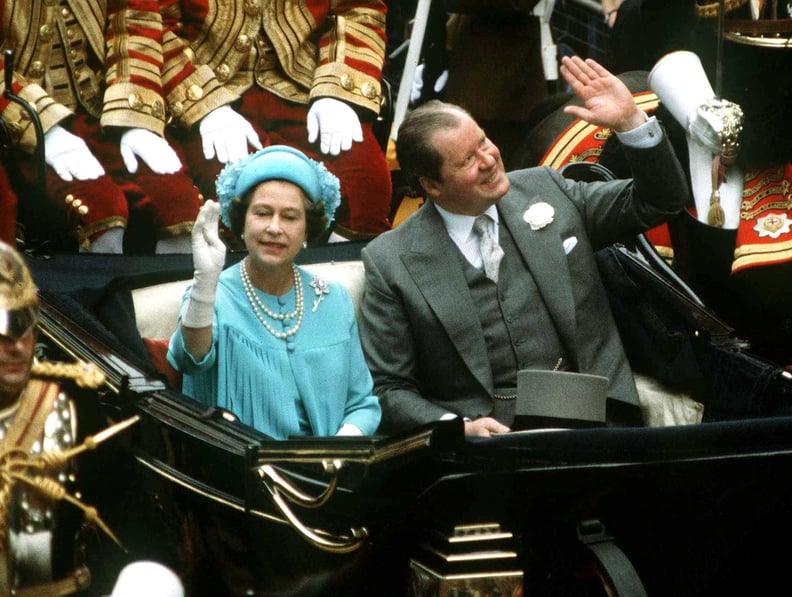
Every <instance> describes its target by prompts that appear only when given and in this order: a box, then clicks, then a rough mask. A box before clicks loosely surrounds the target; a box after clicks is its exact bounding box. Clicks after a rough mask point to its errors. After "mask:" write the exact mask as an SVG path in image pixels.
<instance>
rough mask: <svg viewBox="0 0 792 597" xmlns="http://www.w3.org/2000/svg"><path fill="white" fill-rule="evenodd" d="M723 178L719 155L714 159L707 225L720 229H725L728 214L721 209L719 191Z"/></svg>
mask: <svg viewBox="0 0 792 597" xmlns="http://www.w3.org/2000/svg"><path fill="white" fill-rule="evenodd" d="M721 176H722V172H721V159H720V156H719V155H716V156H714V157H713V158H712V170H711V177H712V178H711V179H712V195H710V205H709V212H708V213H707V224H709V225H710V226H716V227H718V228H723V224H724V223H725V222H726V214H725V213H724V212H723V207H721V203H720V191H719V190H718V189H719V188H720V185H721V181H722V178H721Z"/></svg>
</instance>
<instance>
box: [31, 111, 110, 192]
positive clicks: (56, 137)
mask: <svg viewBox="0 0 792 597" xmlns="http://www.w3.org/2000/svg"><path fill="white" fill-rule="evenodd" d="M44 161H45V162H47V164H49V165H50V166H51V167H52V169H53V170H55V173H56V174H57V175H58V176H60V177H61V179H63V180H65V181H71V180H74V179H75V178H76V179H77V180H93V179H95V178H99V177H100V176H102V175H103V174H104V173H105V171H104V168H102V164H100V163H99V160H97V159H96V158H95V157H94V155H93V154H92V153H91V150H90V149H88V146H87V145H86V144H85V141H83V140H82V139H80V138H79V137H78V136H77V135H73V134H71V133H70V132H69V131H67V130H66V129H65V128H63V127H62V126H60V125H59V124H56V125H55V126H53V127H52V128H51V129H50V130H48V131H47V132H46V133H45V134H44Z"/></svg>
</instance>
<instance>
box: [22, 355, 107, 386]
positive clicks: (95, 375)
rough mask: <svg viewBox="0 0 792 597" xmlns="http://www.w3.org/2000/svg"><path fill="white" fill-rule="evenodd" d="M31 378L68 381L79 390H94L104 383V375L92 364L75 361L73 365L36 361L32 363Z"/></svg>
mask: <svg viewBox="0 0 792 597" xmlns="http://www.w3.org/2000/svg"><path fill="white" fill-rule="evenodd" d="M30 374H31V376H33V377H42V378H47V379H70V380H72V381H74V383H75V384H77V386H78V387H80V388H88V389H92V390H95V389H97V388H99V387H100V386H102V384H104V383H105V374H104V372H103V371H102V370H101V369H99V367H97V366H96V365H95V364H94V363H86V362H84V361H77V362H75V363H63V362H59V361H38V360H35V361H34V362H33V366H32V367H31V368H30Z"/></svg>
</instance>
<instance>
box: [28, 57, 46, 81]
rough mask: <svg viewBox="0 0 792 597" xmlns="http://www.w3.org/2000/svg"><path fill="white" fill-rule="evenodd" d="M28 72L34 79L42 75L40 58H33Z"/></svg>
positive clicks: (42, 65) (42, 69) (42, 66)
mask: <svg viewBox="0 0 792 597" xmlns="http://www.w3.org/2000/svg"><path fill="white" fill-rule="evenodd" d="M28 74H29V75H30V76H31V77H34V78H36V79H38V78H40V77H43V76H44V63H43V62H42V61H41V60H34V61H33V62H32V63H31V64H30V70H29V71H28Z"/></svg>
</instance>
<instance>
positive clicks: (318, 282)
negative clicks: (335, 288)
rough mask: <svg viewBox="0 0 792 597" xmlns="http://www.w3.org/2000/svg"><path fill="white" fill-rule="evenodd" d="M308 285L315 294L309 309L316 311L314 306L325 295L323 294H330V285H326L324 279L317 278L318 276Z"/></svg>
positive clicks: (316, 305) (317, 304)
mask: <svg viewBox="0 0 792 597" xmlns="http://www.w3.org/2000/svg"><path fill="white" fill-rule="evenodd" d="M310 286H311V288H313V289H314V294H315V295H316V298H315V299H314V302H313V307H311V311H312V312H316V308H317V307H318V306H319V303H321V302H322V299H323V298H324V297H325V295H326V294H330V287H329V286H328V285H327V281H326V280H324V279H322V278H319V277H318V276H317V277H316V278H314V279H313V280H312V281H311V284H310Z"/></svg>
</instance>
